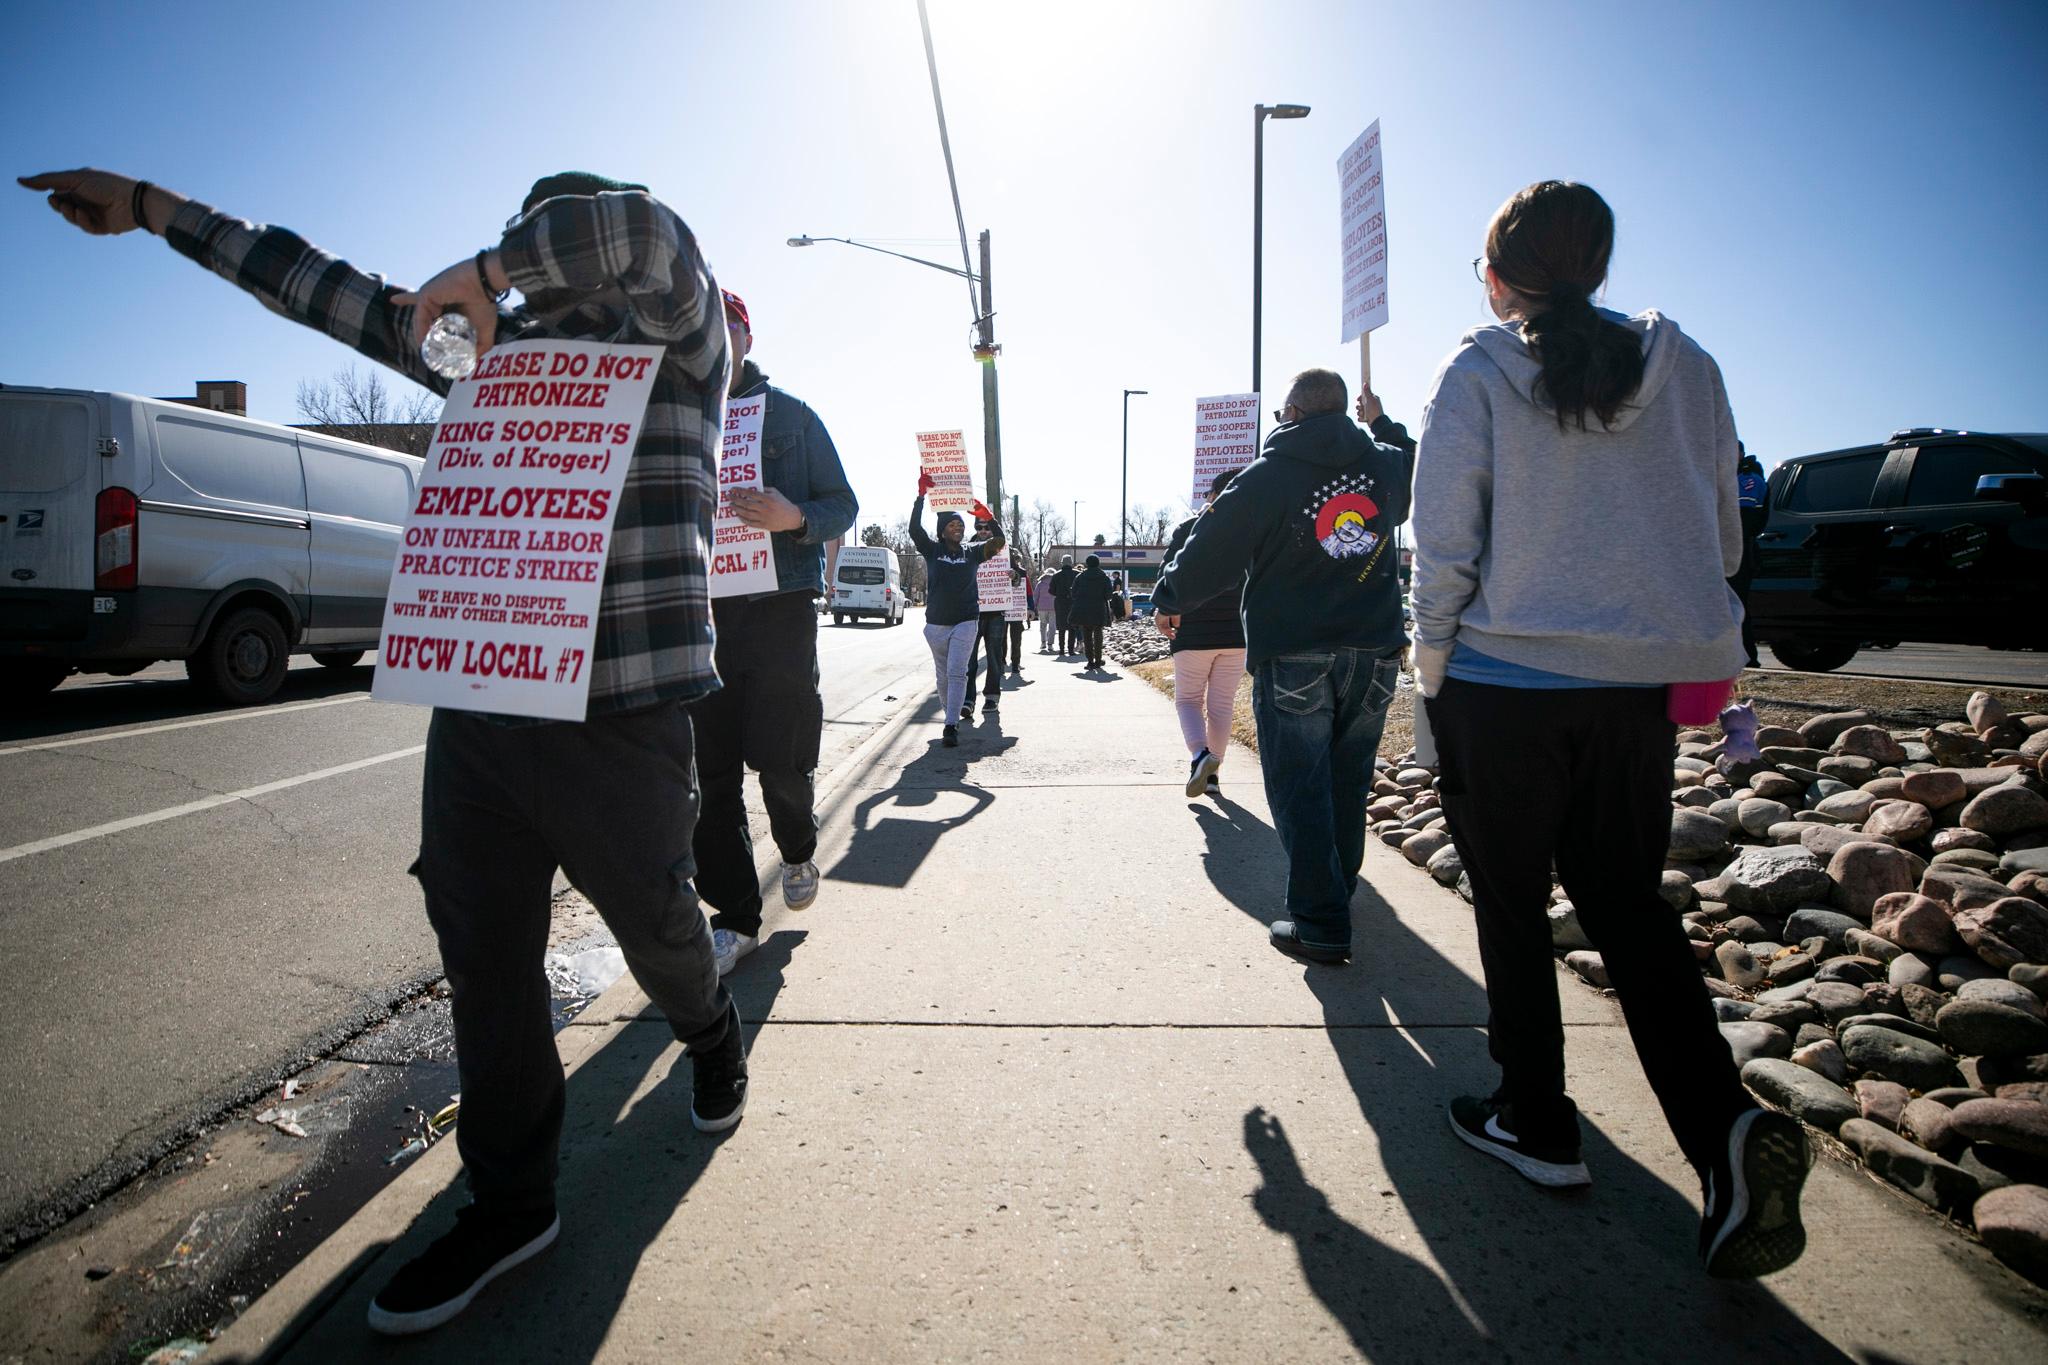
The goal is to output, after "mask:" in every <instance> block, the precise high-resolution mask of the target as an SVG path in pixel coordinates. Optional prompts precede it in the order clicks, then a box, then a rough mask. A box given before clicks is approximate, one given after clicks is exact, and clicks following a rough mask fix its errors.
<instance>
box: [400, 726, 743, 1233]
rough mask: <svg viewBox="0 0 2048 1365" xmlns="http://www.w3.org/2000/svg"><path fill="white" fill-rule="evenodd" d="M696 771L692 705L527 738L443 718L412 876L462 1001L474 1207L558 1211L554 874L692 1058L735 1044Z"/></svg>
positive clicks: (460, 1054) (460, 1032)
mask: <svg viewBox="0 0 2048 1365" xmlns="http://www.w3.org/2000/svg"><path fill="white" fill-rule="evenodd" d="M691 759H692V754H691V742H690V720H689V717H688V715H687V714H685V712H684V709H683V706H682V705H681V704H680V703H668V704H665V705H662V706H656V707H650V708H647V709H645V710H640V711H634V712H630V713H627V714H624V715H616V716H603V717H599V718H597V719H594V720H590V721H587V722H585V723H583V724H581V725H534V726H526V727H519V728H513V727H508V726H503V725H495V724H493V723H491V722H490V721H487V720H484V719H483V718H482V717H479V716H474V715H470V714H468V713H466V712H461V711H436V712H434V718H433V722H432V723H431V724H430V725H429V727H428V729H427V759H426V780H425V783H424V785H423V787H422V789H421V820H420V828H421V835H420V856H419V861H418V862H416V863H414V864H413V869H412V870H413V872H414V875H416V876H417V877H418V878H419V880H420V887H421V889H422V890H423V891H425V893H426V898H427V918H428V920H429V921H431V922H432V924H433V926H434V932H435V934H436V935H438V936H439V938H440V941H441V963H442V966H443V967H445V968H446V969H447V972H448V985H449V987H450V988H451V989H452V990H453V992H454V998H453V1002H452V1003H453V1008H454V1021H455V1061H456V1066H457V1069H458V1071H459V1072H460V1074H461V1078H462V1122H461V1123H460V1124H459V1125H457V1127H456V1130H455V1141H456V1145H457V1146H458V1147H459V1148H460V1149H461V1152H462V1164H463V1166H464V1167H465V1168H466V1169H467V1170H468V1173H469V1188H470V1193H471V1194H472V1195H473V1196H474V1197H475V1199H476V1202H477V1203H479V1204H482V1205H488V1206H490V1207H492V1208H495V1209H501V1210H510V1211H518V1212H529V1211H536V1210H540V1209H550V1208H553V1207H554V1200H555V1193H554V1191H555V1159H556V1151H557V1148H558V1146H559V1145H560V1141H561V1136H562V1107H563V1085H562V1062H561V1058H560V1056H559V1055H557V1053H556V1051H555V1035H554V1028H553V1025H552V1024H551V1022H550V1019H549V1011H550V1001H549V995H548V981H547V977H546V975H545V974H544V973H543V972H542V970H541V959H542V957H543V956H544V955H545V954H546V952H547V944H548V920H549V912H550V896H549V893H550V890H551V889H552V886H553V883H554V876H555V869H556V868H557V867H560V868H561V869H562V870H563V871H564V872H566V873H568V874H569V880H570V881H572V882H574V883H575V884H576V887H577V889H578V890H580V891H582V892H583V894H584V895H586V896H588V897H590V901H591V904H593V905H595V906H596V907H597V912H598V914H600V915H601V916H603V917H604V922H605V926H606V927H607V928H609V929H610V930H611V931H612V934H613V936H614V937H616V938H617V939H618V942H619V948H620V949H621V951H623V952H624V953H625V955H626V964H627V966H629V967H631V968H632V969H633V977H634V979H635V980H637V981H638V982H639V983H640V988H641V989H642V990H644V991H646V992H647V994H648V995H649V996H650V997H652V998H653V1000H654V1003H655V1004H656V1005H659V1006H660V1007H661V1010H662V1012H663V1013H664V1014H666V1015H667V1016H668V1022H669V1027H670V1028H671V1029H672V1030H674V1032H675V1035H676V1037H677V1038H678V1039H680V1040H681V1041H682V1042H683V1044H684V1045H685V1046H686V1047H688V1048H689V1049H690V1050H691V1051H692V1052H696V1051H700V1050H702V1049H703V1048H707V1047H716V1046H717V1045H718V1044H719V1043H720V1042H721V1041H723V1039H724V1037H725V1029H726V1022H725V1015H726V1007H727V1003H728V997H727V995H726V993H725V988H724V987H723V986H721V985H719V984H718V968H717V966H716V965H715V963H714V962H713V961H712V956H711V933H710V930H709V929H708V928H706V927H705V924H704V913H703V911H702V910H701V909H699V908H698V905H697V897H696V896H695V895H694V894H692V892H691V890H690V875H691V872H692V870H693V869H692V866H691V862H690V834H691V829H692V826H693V825H694V824H695V823H696V819H697V790H696V780H695V777H694V775H693V773H692V764H691Z"/></svg>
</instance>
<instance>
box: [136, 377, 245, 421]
mask: <svg viewBox="0 0 2048 1365" xmlns="http://www.w3.org/2000/svg"><path fill="white" fill-rule="evenodd" d="M193 388H194V392H193V395H192V397H190V398H159V399H157V401H158V402H159V403H183V404H184V405H185V406H186V407H188V408H205V409H206V410H207V411H209V412H225V413H227V414H229V415H230V416H234V417H247V416H248V415H249V386H248V385H247V384H245V383H243V382H242V381H241V380H239V379H202V380H200V381H199V382H198V383H197V384H196V385H194V386H193Z"/></svg>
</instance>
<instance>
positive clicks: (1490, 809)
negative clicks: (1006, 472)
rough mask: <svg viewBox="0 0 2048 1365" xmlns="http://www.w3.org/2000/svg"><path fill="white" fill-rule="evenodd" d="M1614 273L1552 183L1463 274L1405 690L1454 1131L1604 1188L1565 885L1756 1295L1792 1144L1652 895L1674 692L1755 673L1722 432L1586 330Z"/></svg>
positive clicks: (1717, 1231)
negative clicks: (1566, 973) (1465, 1007)
mask: <svg viewBox="0 0 2048 1365" xmlns="http://www.w3.org/2000/svg"><path fill="white" fill-rule="evenodd" d="M1613 247H1614V216H1613V214H1612V212H1611V211H1610V210H1609V209H1608V207H1607V204H1606V202H1605V201H1604V200H1602V199H1601V197H1600V196H1599V195H1598V194H1596V193H1595V192H1594V191H1593V190H1592V189H1591V188H1590V187H1588V186H1585V185H1578V184H1567V183H1563V182H1559V181H1555V180H1546V181H1543V182H1541V183H1539V184H1535V185H1531V186H1529V187H1528V188H1527V189H1524V190H1522V191H1520V192H1519V193H1517V194H1516V195H1515V196H1514V197H1513V198H1511V199H1509V200H1508V201H1507V203H1505V204H1503V205H1502V206H1501V208H1500V210H1499V212H1497V213H1496V214H1495V215H1494V217H1493V221H1492V223H1491V224H1490V225H1489V226H1488V228H1487V233H1486V255H1485V256H1483V257H1481V258H1480V259H1479V260H1478V261H1477V262H1475V266H1476V268H1477V269H1478V271H1479V274H1480V277H1481V280H1482V282H1483V283H1484V285H1485V288H1486V297H1487V301H1488V303H1489V305H1490V306H1491V308H1492V310H1493V312H1494V315H1495V316H1496V317H1498V318H1500V319H1501V322H1500V325H1498V326H1488V327H1480V328H1476V329H1474V330H1473V331H1470V332H1467V333H1466V334H1465V336H1464V338H1463V339H1462V340H1461V341H1460V342H1459V344H1458V348H1457V349H1456V350H1455V351H1453V352H1452V353H1451V355H1450V358H1449V359H1447V360H1446V361H1445V362H1444V365H1443V368H1442V369H1441V370H1439V371H1438V372H1437V377H1436V385H1435V390H1434V392H1433V393H1432V394H1431V396H1430V401H1429V406H1428V409H1427V413H1428V415H1427V417H1426V418H1425V419H1424V426H1423V432H1422V448H1421V453H1420V457H1419V463H1418V468H1417V472H1416V487H1415V495H1416V496H1415V508H1416V516H1415V583H1414V612H1415V630H1416V671H1417V674H1418V677H1419V680H1420V683H1421V687H1422V692H1423V695H1424V696H1425V697H1427V698H1428V699H1429V700H1428V702H1427V705H1428V710H1429V720H1430V724H1431V727H1432V728H1433V729H1434V730H1435V733H1436V742H1437V749H1438V753H1439V754H1440V756H1441V760H1442V767H1443V771H1442V781H1441V790H1442V792H1443V807H1444V813H1445V815H1446V816H1447V817H1448V820H1449V824H1450V829H1451V836H1452V838H1453V839H1454V840H1455V841H1456V843H1457V847H1458V852H1459V855H1460V856H1461V857H1462V858H1463V859H1464V863H1465V869H1466V871H1467V872H1468V873H1469V874H1470V875H1471V878H1472V892H1473V909H1474V911H1475V912H1476V920H1477V924H1478V931H1479V952H1480V959H1481V962H1482V964H1483V965H1484V967H1485V971H1486V994H1487V1001H1488V1004H1489V1006H1490V1007H1491V1015H1492V1017H1491V1020H1490V1022H1489V1025H1488V1029H1487V1035H1488V1038H1489V1040H1490V1044H1491V1048H1492V1053H1493V1058H1494V1060H1495V1061H1496V1062H1497V1063H1499V1065H1500V1074H1501V1079H1500V1088H1499V1089H1498V1090H1496V1091H1495V1092H1494V1093H1493V1094H1492V1095H1491V1096H1490V1097H1469V1098H1461V1099H1457V1100H1454V1101H1453V1102H1452V1104H1451V1108H1450V1118H1451V1125H1452V1128H1453V1129H1454V1130H1455V1132H1456V1133H1457V1135H1458V1136H1459V1137H1460V1138H1462V1139H1463V1140H1464V1141H1465V1142H1467V1143H1469V1144H1470V1145H1471V1146H1473V1147H1476V1148H1478V1149H1479V1150H1480V1151H1482V1152H1485V1153H1486V1154H1488V1155H1489V1156H1493V1157H1497V1158H1499V1159H1500V1160H1501V1161H1504V1162H1506V1163H1507V1164H1508V1165H1510V1166H1511V1167H1513V1168H1514V1169H1515V1170H1516V1171H1519V1172H1520V1173H1521V1174H1522V1175H1524V1176H1526V1177H1528V1178H1529V1179H1530V1180H1533V1181H1535V1182H1537V1183H1538V1184H1543V1185H1583V1184H1586V1183H1587V1182H1588V1180H1589V1179H1590V1176H1589V1175H1588V1173H1587V1170H1586V1167H1585V1164H1584V1162H1583V1160H1582V1159H1581V1155H1580V1146H1579V1125H1578V1113H1577V1110H1576V1109H1575V1108H1574V1106H1573V1104H1572V1101H1571V1098H1570V1096H1568V1095H1567V1094H1566V1092H1565V1069H1564V1029H1563V1026H1562V1024H1561V1023H1560V1015H1559V1007H1558V998H1557V975H1556V969H1555V967H1554V966H1553V965H1552V959H1551V935H1550V922H1549V920H1548V918H1547V917H1546V915H1545V908H1546V905H1547V903H1548V900H1549V893H1550V873H1551V869H1552V867H1553V865H1554V866H1555V868H1556V870H1557V874H1558V877H1559V879H1560V880H1561V881H1562V882H1563V885H1564V889H1565V892H1566V893H1567V894H1568V895H1569V896H1570V897H1571V901H1572V904H1573V905H1574V906H1576V907H1577V908H1578V915H1579V923H1580V924H1581V925H1582V926H1584V928H1585V931H1586V934H1587V936H1588V937H1589V938H1591V939H1592V940H1593V946H1594V947H1595V948H1597V949H1598V950H1599V952H1600V956H1601V961H1602V962H1603V963H1604V964H1605V965H1606V969H1607V974H1608V976H1609V977H1610V978H1611V979H1612V980H1613V984H1614V989H1615V991H1616V993H1617V994H1618V995H1619V996H1620V998H1621V1007H1622V1012H1623V1015H1624V1016H1625V1017H1626V1019H1627V1021H1628V1027H1629V1033H1630V1036H1631V1037H1632V1038H1633V1039H1634V1040H1635V1045H1636V1055H1637V1056H1638V1057H1639V1058H1640V1059H1641V1061H1642V1066H1643V1072H1644V1074H1645V1075H1646V1076H1647V1077H1648V1079H1649V1082H1650V1087H1651V1089H1653V1090H1654V1091H1655V1092H1656V1094H1657V1099H1658V1101H1659V1103H1660V1104H1662V1106H1663V1108H1664V1115H1665V1118H1666V1120H1667V1121H1668V1122H1669V1123H1670V1125H1671V1130H1672V1133H1673V1134H1674V1135H1675V1136H1676V1137H1677V1139H1678V1145H1679V1147H1680V1149H1681V1150H1683V1151H1684V1153H1685V1155H1686V1158H1687V1159H1688V1160H1689V1161H1691V1163H1692V1164H1693V1167H1694V1169H1695V1170H1697V1171H1698V1172H1699V1175H1700V1181H1701V1184H1702V1187H1703V1189H1704V1192H1705V1200H1704V1205H1705V1207H1704V1212H1703V1216H1702V1220H1701V1226H1700V1238H1699V1253H1700V1257H1701V1259H1702V1261H1703V1262H1704V1263H1705V1266H1706V1270H1707V1272H1708V1273H1709V1274H1711V1275H1717V1276H1731V1277H1746V1276H1754V1275H1763V1274H1768V1273H1769V1272H1771V1271H1773V1270H1777V1269H1780V1268H1782V1267H1784V1266H1786V1265H1789V1264H1790V1263H1791V1262H1792V1261H1793V1260H1795V1259H1796V1258H1797V1257H1798V1256H1799V1254H1800V1252H1801V1251H1802V1250H1803V1249H1804V1247H1805V1243H1806V1234H1805V1230H1804V1228H1803V1227H1802V1226H1801V1224H1800V1219H1799V1192H1800V1186H1801V1184H1802V1182H1803V1181H1804V1180H1805V1178H1806V1166H1807V1152H1806V1141H1805V1138H1804V1136H1803V1135H1802V1133H1801V1130H1800V1127H1799V1125H1798V1124H1797V1123H1795V1122H1793V1121H1792V1120H1790V1119H1788V1118H1785V1117H1783V1116H1782V1115H1778V1114H1773V1113H1769V1112H1767V1111H1765V1110H1763V1109H1760V1108H1759V1107H1758V1106H1757V1104H1756V1102H1755V1101H1754V1100H1752V1099H1751V1098H1750V1096H1749V1094H1748V1092H1747V1091H1746V1090H1744V1089H1743V1085H1742V1081H1741V1078H1740V1077H1739V1076H1738V1075H1737V1073H1736V1069H1735V1063H1734V1061H1733V1059H1732V1058H1731V1057H1730V1056H1729V1052H1728V1044H1727V1043H1726V1042H1725V1041H1724V1040H1723V1038H1722V1036H1721V1033H1720V1031H1719V1029H1718V1028H1717V1027H1716V1026H1715V1016H1714V1012H1713V1009H1712V1008H1711V1006H1710V1004H1709V1001H1708V996H1707V990H1706V987H1705V985H1704V984H1703V983H1702V981H1701V978H1700V973H1699V968H1698V966H1697V965H1696V962H1695V960H1694V957H1693V953H1692V949H1691V945H1690V944H1689V943H1688V942H1687V941H1686V937H1685V935H1684V933H1683V932H1682V929H1681V926H1680V924H1679V919H1678V914H1677V912H1676V911H1674V910H1672V909H1671V908H1670V907H1669V906H1668V905H1666V904H1665V903H1664V901H1663V899H1662V898H1661V897H1660V896H1659V894H1658V879H1659V877H1660V875H1661V874H1662V872H1663V870H1664V859H1665V853H1666V850H1667V847H1668V844H1669V839H1670V830H1671V801H1670V788H1671V749H1672V743H1673V741H1674V738H1675V734H1676V727H1675V726H1674V725H1673V724H1672V722H1671V720H1670V719H1669V718H1668V714H1667V702H1666V695H1665V694H1666V685H1667V684H1670V683H1679V682H1698V681H1702V680H1709V679H1724V678H1731V677H1733V676H1734V675H1735V674H1736V673H1737V672H1739V671H1740V669H1741V668H1742V634H1741V628H1740V624H1739V621H1738V609H1737V607H1736V603H1735V597H1734V594H1733V593H1732V592H1731V591H1729V588H1728V585H1727V581H1726V580H1727V579H1728V578H1730V577H1731V576H1733V575H1734V573H1735V570H1736V566H1737V564H1738V563H1739V561H1740V560H1741V557H1742V522H1741V518H1740V515H1739V513H1738V510H1737V506H1736V487H1735V480H1734V479H1733V478H1731V477H1730V471H1731V470H1732V469H1734V468H1735V464H1736V442H1735V423H1734V419H1733V417H1732V416H1731V414H1730V412H1729V408H1728V396H1727V392H1726V390H1725V388H1724V387H1723V384H1722V380H1721V372H1720V369H1719V367H1718V366H1716V365H1715V363H1714V359H1713V357H1712V356H1710V355H1708V354H1707V353H1706V352H1705V351H1704V350H1702V349H1701V348H1700V346H1699V345H1698V343H1696V342H1694V341H1692V340H1691V339H1690V338H1688V337H1687V336H1686V335H1685V334H1684V333H1683V332H1681V331H1680V330H1679V329H1678V327H1677V325H1676V324H1674V323H1673V322H1671V321H1670V319H1668V318H1665V317H1663V316H1661V315H1660V314H1657V313H1655V312H1646V313H1642V314H1639V315H1637V316H1635V317H1623V316H1621V315H1620V314H1618V313H1612V312H1608V311H1606V310H1604V309H1601V308H1597V307H1595V306H1594V304H1593V303H1592V295H1593V294H1594V292H1595V291H1597V290H1598V289H1599V288H1600V286H1601V283H1602V282H1603V281H1604V280H1605V279H1606V277H1607V263H1608V258H1609V256H1610V254H1611V253H1612V251H1613ZM1588 526H1594V527H1597V528H1599V533H1598V534H1597V535H1595V536H1592V537H1588V535H1587V534H1586V528H1587V527H1588ZM1561 564H1570V565H1572V566H1574V571H1573V572H1572V573H1570V574H1560V573H1559V572H1558V566H1559V565H1561Z"/></svg>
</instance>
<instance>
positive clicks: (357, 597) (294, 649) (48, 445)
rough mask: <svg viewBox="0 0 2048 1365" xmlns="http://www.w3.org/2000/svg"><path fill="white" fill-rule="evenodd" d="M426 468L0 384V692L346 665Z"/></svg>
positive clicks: (119, 400) (321, 440)
mask: <svg viewBox="0 0 2048 1365" xmlns="http://www.w3.org/2000/svg"><path fill="white" fill-rule="evenodd" d="M424 467H425V462H424V461H422V460H419V459H416V458H414V457H413V456H410V455H401V454H398V453H397V452H395V451H389V450H379V449H377V448H375V447H374V446H366V445H359V444H357V443H355V442H353V441H343V440H338V439H336V438H334V437H331V436H318V435H315V434H313V433H311V432H304V431H296V430H294V429H292V428H290V427H281V426H273V425H271V424H270V423H268V422H257V421H252V420H250V419H249V418H246V417H235V416H231V415H228V414H226V413H220V412H212V411H208V410H206V409H202V408H192V407H186V406H184V405H182V404H178V403H172V402H167V401H164V400H160V399H151V398H134V397H130V396H129V395H127V394H120V393H91V392H86V391H84V390H78V389H36V388H19V387H16V386H13V385H0V698H4V699H5V700H7V701H9V702H14V703H19V702H20V701H22V700H24V699H27V698H32V697H37V696H40V695H41V694H43V693H45V692H48V691H49V690H50V689H51V688H53V687H55V686H56V685H57V684H58V683H60V682H62V681H63V680H64V678H65V677H66V676H67V675H69V674H70V673H71V672H72V671H73V670H74V669H75V670H77V671H79V672H84V673H112V674H127V673H133V672H136V671H137V670H139V669H142V668H145V667H147V666H148V665H149V664H151V663H153V662H155V661H157V660H159V659H183V660H184V661H185V669H186V672H187V673H188V674H189V675H190V676H191V678H192V680H193V681H194V682H195V683H197V684H199V685H200V686H201V687H203V688H205V689H207V690H208V691H210V692H212V693H213V694H215V695H216V696H218V697H219V698H221V699H222V700H224V701H227V702H230V703H233V704H237V705H248V704H251V703H255V702H260V701H262V700H263V699H265V698H266V697H268V696H270V695H271V694H272V693H274V692H275V691H277V689H278V686H279V684H280V683H282V682H283V680H284V672H285V667H286V665H287V663H288V662H289V656H290V655H292V654H294V653H300V652H304V653H310V654H311V655H312V656H313V657H314V658H315V659H316V660H318V661H319V662H320V663H322V664H325V665H326V666H328V667H330V668H349V667H352V666H353V665H354V664H355V663H356V662H357V661H358V660H359V659H360V658H361V657H362V654H363V652H364V651H365V650H374V649H375V648H376V647H377V634H378V631H379V629H380V628H381V627H382V625H383V620H384V593H385V587H386V585H387V583H388V582H389V579H390V576H391V561H392V558H393V556H394V555H395V554H396V553H397V548H398V542H399V536H400V533H401V529H402V527H403V525H404V522H405V514H406V509H407V507H408V506H409V505H410V504H411V501H412V498H413V496H414V494H415V493H416V492H417V491H418V488H419V479H420V471H421V469H423V468H424Z"/></svg>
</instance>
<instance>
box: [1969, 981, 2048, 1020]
mask: <svg viewBox="0 0 2048 1365" xmlns="http://www.w3.org/2000/svg"><path fill="white" fill-rule="evenodd" d="M1956 999H1958V1000H1989V1001H1992V1002H1994V1003H1996V1004H2000V1005H2005V1006H2007V1007H2009V1008H2011V1009H2016V1010H2020V1011H2022V1012H2024V1013H2027V1014H2031V1015H2033V1016H2034V1017H2035V1018H2036V1019H2040V1018H2044V1017H2048V1013H2044V1010H2043V1007H2042V1004H2041V997H2040V996H2038V995H2035V994H2034V993H2033V992H2032V991H2030V990H2028V989H2027V988H2026V987H2025V986H2022V985H2021V984H2020V983H2019V982H2017V981H2000V980H1998V979H1996V978H1988V979H1986V980H1983V981H1965V982H1964V983H1963V984H1962V987H1961V988H1960V989H1959V990H1957V991H1956Z"/></svg>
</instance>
